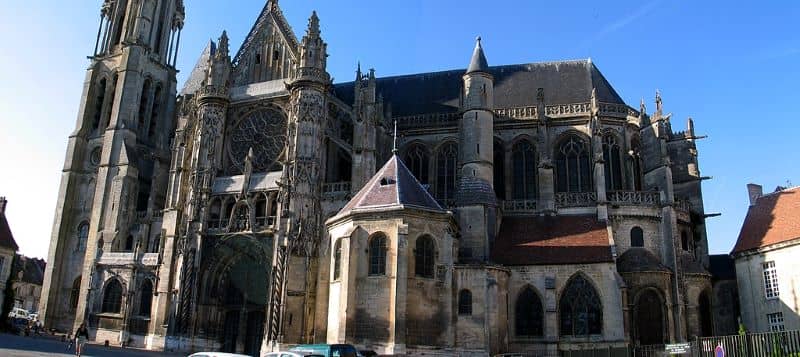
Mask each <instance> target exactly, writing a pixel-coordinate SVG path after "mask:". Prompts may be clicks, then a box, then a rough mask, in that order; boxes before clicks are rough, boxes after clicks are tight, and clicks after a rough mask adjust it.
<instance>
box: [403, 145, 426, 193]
mask: <svg viewBox="0 0 800 357" xmlns="http://www.w3.org/2000/svg"><path fill="white" fill-rule="evenodd" d="M403 163H405V164H406V166H408V169H409V170H411V173H412V174H414V177H416V178H417V180H418V181H419V182H420V183H421V184H423V185H424V184H427V183H428V153H427V150H426V149H425V147H424V146H423V145H421V144H415V145H413V146H411V147H410V148H409V149H408V150H406V155H405V160H403Z"/></svg>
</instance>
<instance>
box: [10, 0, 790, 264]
mask: <svg viewBox="0 0 800 357" xmlns="http://www.w3.org/2000/svg"><path fill="white" fill-rule="evenodd" d="M264 2H265V1H264V0H235V1H230V0H229V1H198V0H187V1H186V6H187V9H186V11H187V19H186V26H185V28H184V31H183V39H182V43H181V49H180V58H179V61H178V67H179V69H180V70H182V73H181V74H180V81H181V83H180V84H179V85H182V80H183V79H184V78H185V76H186V75H187V74H188V73H189V72H190V71H191V68H192V66H193V65H194V63H195V62H196V60H197V56H198V55H199V54H200V52H201V51H202V49H203V47H204V46H205V44H206V43H207V41H208V40H209V39H210V38H217V37H218V36H219V34H220V33H221V32H222V30H223V29H226V30H228V33H229V35H230V38H231V47H232V49H233V50H234V51H235V50H236V49H237V48H238V46H239V44H241V41H242V40H243V38H244V36H246V34H247V31H249V29H250V27H251V26H252V24H253V22H254V21H255V18H256V17H257V16H258V13H259V11H260V10H261V8H262V7H263V5H264ZM100 3H101V1H100V0H78V1H56V0H31V1H24V2H23V1H13V0H0V5H2V6H1V8H3V9H4V11H2V12H0V33H3V34H4V35H3V37H2V42H0V44H1V45H0V46H2V55H0V153H2V154H0V195H5V196H7V197H8V199H9V207H8V212H7V216H8V218H9V221H10V224H11V226H12V229H13V231H14V235H15V237H16V239H17V241H18V243H19V244H20V246H21V251H22V253H24V254H27V255H32V256H39V257H44V256H46V255H47V247H48V242H49V239H50V234H51V228H52V220H53V213H54V211H55V204H56V199H57V196H58V186H59V181H60V175H61V173H60V172H61V168H62V166H63V160H64V153H65V149H66V142H67V136H68V135H69V134H70V133H71V132H72V130H73V129H74V127H75V118H76V113H77V109H78V104H79V103H78V101H79V99H80V95H81V87H82V83H83V79H84V75H85V69H86V67H87V65H88V60H87V59H86V56H87V55H89V54H90V53H91V51H92V50H93V47H94V37H95V35H96V31H97V25H98V18H99V7H100ZM281 7H282V8H283V10H284V13H285V15H286V17H287V19H288V20H289V22H290V24H291V25H292V27H293V28H294V30H295V34H297V35H298V36H302V34H303V32H304V30H305V27H306V19H307V18H308V16H309V15H310V13H311V11H312V10H314V9H316V10H317V12H318V13H319V16H320V18H321V23H322V30H323V36H324V38H325V40H326V41H327V42H328V48H329V54H330V58H329V62H328V67H329V68H328V69H329V72H330V73H331V74H332V76H333V77H334V78H336V80H337V81H349V80H352V78H353V77H354V71H355V66H356V63H357V61H361V63H362V64H363V66H364V67H365V68H370V67H374V68H375V69H376V71H377V74H378V75H379V76H386V75H394V74H406V73H416V72H426V71H437V70H446V69H455V68H464V67H466V65H467V64H468V62H469V56H470V54H471V52H472V47H473V46H474V39H475V37H476V36H477V35H480V36H482V37H483V44H484V48H485V50H486V55H487V57H488V59H489V63H490V64H493V65H500V64H514V63H526V62H539V61H552V60H564V59H577V58H587V57H590V58H592V60H593V61H594V63H595V64H596V65H597V66H598V68H600V70H601V71H602V72H603V74H604V75H605V76H606V78H607V79H608V80H609V81H610V82H611V84H612V85H613V86H614V87H615V88H616V90H617V92H619V94H620V95H621V96H622V97H623V98H624V99H625V101H626V102H627V103H628V104H629V105H631V106H633V107H637V108H638V103H639V101H640V99H641V98H644V99H645V101H646V102H647V105H648V108H649V109H650V110H652V109H653V108H654V105H653V97H654V94H655V90H656V89H660V90H661V92H662V93H663V98H664V106H665V110H666V111H667V112H672V113H673V114H674V115H673V127H674V128H675V130H683V128H684V127H685V122H686V118H687V117H689V116H691V117H693V118H694V119H695V124H696V129H697V132H698V133H699V134H705V135H709V138H708V139H706V140H703V141H701V142H700V143H699V153H700V156H699V159H700V165H701V166H700V169H701V172H702V174H703V175H706V176H713V177H714V179H713V180H710V181H706V182H704V196H705V205H706V211H707V212H719V213H722V216H721V217H719V218H712V219H710V220H709V222H708V235H709V244H710V248H711V251H712V252H714V253H724V252H728V251H729V250H730V248H731V247H732V245H733V243H734V241H735V239H736V236H737V235H738V232H739V228H740V226H741V222H742V219H743V218H744V215H745V214H746V211H747V206H748V199H747V194H746V190H745V185H746V184H747V183H749V182H755V183H760V184H763V185H764V186H765V189H766V190H768V191H771V190H772V189H774V188H775V186H778V185H787V181H790V182H794V184H800V165H798V161H799V160H798V157H800V145H799V144H798V142H800V124H798V121H800V106H798V103H799V102H800V85H798V83H800V69H798V65H799V64H800V30H799V29H798V26H797V19H798V18H800V2H797V1H788V0H787V1H771V2H745V1H739V2H731V1H667V0H663V1H658V0H656V1H618V2H614V3H613V4H608V2H599V1H569V2H564V1H547V2H543V1H531V0H524V1H523V0H518V1H512V0H495V1H486V0H477V1H473V0H461V1H456V0H452V1H451V0H447V1H438V0H437V1H434V0H409V1H402V2H399V1H375V0H336V1H330V0H293V1H289V0H282V1H281Z"/></svg>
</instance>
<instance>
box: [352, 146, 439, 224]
mask: <svg viewBox="0 0 800 357" xmlns="http://www.w3.org/2000/svg"><path fill="white" fill-rule="evenodd" d="M381 208H418V209H424V210H430V211H440V212H446V211H445V210H444V209H443V208H442V207H441V206H439V203H437V202H436V200H435V199H433V197H431V195H430V193H428V191H427V190H425V188H424V187H422V185H421V184H420V183H419V181H417V179H416V178H415V177H414V175H413V174H411V172H410V171H409V170H408V167H406V165H405V164H404V163H403V160H400V158H398V157H397V155H392V158H391V159H389V161H388V162H386V164H385V165H383V167H382V168H381V169H380V170H378V172H377V173H376V174H375V176H372V178H371V179H370V180H369V182H367V184H366V185H364V188H362V189H361V191H358V193H357V194H356V195H355V196H354V197H353V199H351V200H350V202H348V203H347V204H346V205H345V206H344V208H342V210H341V211H339V213H338V214H337V216H342V215H346V214H349V213H352V212H357V211H366V210H371V209H381Z"/></svg>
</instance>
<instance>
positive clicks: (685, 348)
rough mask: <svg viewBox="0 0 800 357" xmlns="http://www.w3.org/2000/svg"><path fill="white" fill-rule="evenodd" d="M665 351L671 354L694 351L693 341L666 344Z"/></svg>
mask: <svg viewBox="0 0 800 357" xmlns="http://www.w3.org/2000/svg"><path fill="white" fill-rule="evenodd" d="M664 352H666V353H668V354H670V355H683V354H687V353H691V352H692V344H691V343H673V344H668V345H665V346H664Z"/></svg>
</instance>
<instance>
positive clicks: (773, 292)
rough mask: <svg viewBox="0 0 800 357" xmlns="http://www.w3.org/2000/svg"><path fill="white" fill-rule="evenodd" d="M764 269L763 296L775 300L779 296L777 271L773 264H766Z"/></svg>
mask: <svg viewBox="0 0 800 357" xmlns="http://www.w3.org/2000/svg"><path fill="white" fill-rule="evenodd" d="M762 267H763V268H764V295H765V296H766V297H767V299H776V298H778V296H780V291H778V270H777V269H775V262H766V263H764V264H763V265H762Z"/></svg>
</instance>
